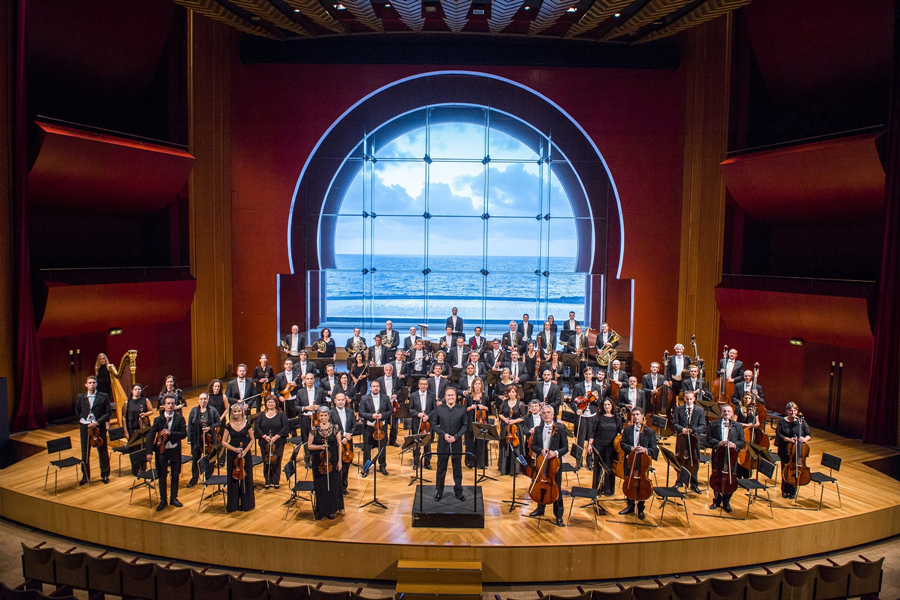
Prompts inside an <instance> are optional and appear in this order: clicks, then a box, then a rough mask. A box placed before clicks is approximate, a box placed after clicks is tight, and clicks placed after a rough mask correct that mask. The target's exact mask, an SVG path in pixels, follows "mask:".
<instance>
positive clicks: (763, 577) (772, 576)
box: [745, 571, 784, 600]
mask: <svg viewBox="0 0 900 600" xmlns="http://www.w3.org/2000/svg"><path fill="white" fill-rule="evenodd" d="M783 581H784V571H778V572H776V573H772V572H768V573H765V574H762V573H748V574H747V597H746V599H745V600H777V599H778V598H779V596H780V594H781V583H782V582H783Z"/></svg>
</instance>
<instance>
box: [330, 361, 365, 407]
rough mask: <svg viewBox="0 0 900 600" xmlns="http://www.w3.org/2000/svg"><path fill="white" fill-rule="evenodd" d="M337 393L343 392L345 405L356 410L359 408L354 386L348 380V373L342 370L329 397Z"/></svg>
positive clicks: (335, 395)
mask: <svg viewBox="0 0 900 600" xmlns="http://www.w3.org/2000/svg"><path fill="white" fill-rule="evenodd" d="M338 394H343V395H344V396H346V398H347V406H350V407H352V408H353V410H357V409H358V408H359V397H358V396H357V395H356V386H355V385H353V383H352V382H351V381H350V374H349V373H348V372H347V371H342V372H341V374H340V375H338V378H337V385H336V386H334V392H332V394H331V397H332V398H335V397H337V395H338Z"/></svg>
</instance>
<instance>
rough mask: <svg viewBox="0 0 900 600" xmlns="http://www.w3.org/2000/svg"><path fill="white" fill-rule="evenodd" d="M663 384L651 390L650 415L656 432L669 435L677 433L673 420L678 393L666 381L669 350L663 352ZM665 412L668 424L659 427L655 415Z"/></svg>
mask: <svg viewBox="0 0 900 600" xmlns="http://www.w3.org/2000/svg"><path fill="white" fill-rule="evenodd" d="M663 365H665V366H664V367H663V384H662V385H661V386H659V387H658V388H656V389H655V390H653V391H652V392H650V406H651V409H650V410H649V411H648V413H649V414H648V415H647V416H648V417H650V423H648V425H649V426H650V429H652V430H653V431H655V432H656V434H657V435H658V436H659V437H663V438H666V437H669V436H671V435H672V434H674V433H675V429H674V428H673V427H672V422H673V421H674V417H675V404H676V402H675V399H676V394H675V390H673V389H672V388H671V387H669V386H667V385H666V382H667V381H668V380H669V351H668V350H666V351H665V352H663ZM660 413H662V414H664V415H666V426H665V427H664V428H657V427H655V426H654V425H653V415H655V414H660Z"/></svg>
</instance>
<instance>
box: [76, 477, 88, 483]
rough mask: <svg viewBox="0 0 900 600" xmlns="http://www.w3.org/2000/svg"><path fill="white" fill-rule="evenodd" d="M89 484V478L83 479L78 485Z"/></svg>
mask: <svg viewBox="0 0 900 600" xmlns="http://www.w3.org/2000/svg"><path fill="white" fill-rule="evenodd" d="M87 482H88V478H87V477H82V478H81V481H79V482H78V485H87Z"/></svg>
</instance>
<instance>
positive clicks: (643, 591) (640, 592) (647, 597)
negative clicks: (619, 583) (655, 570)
mask: <svg viewBox="0 0 900 600" xmlns="http://www.w3.org/2000/svg"><path fill="white" fill-rule="evenodd" d="M654 581H656V586H657V587H641V586H637V585H636V586H634V587H633V588H632V590H633V592H634V597H635V599H636V600H672V584H671V583H666V584H663V583H662V582H661V581H659V580H658V579H655V580H654Z"/></svg>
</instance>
